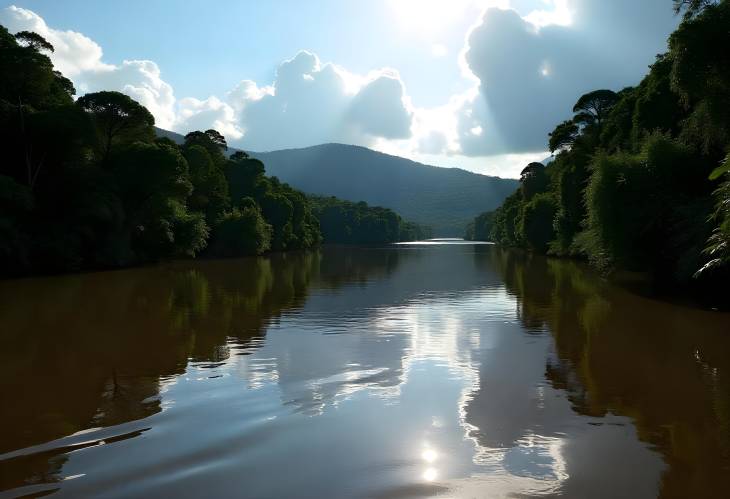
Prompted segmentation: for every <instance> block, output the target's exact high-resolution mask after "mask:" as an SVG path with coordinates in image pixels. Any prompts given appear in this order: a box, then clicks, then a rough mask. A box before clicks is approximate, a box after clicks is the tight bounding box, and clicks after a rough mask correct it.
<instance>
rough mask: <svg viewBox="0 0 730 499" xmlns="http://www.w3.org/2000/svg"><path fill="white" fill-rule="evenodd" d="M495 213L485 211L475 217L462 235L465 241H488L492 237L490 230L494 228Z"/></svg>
mask: <svg viewBox="0 0 730 499" xmlns="http://www.w3.org/2000/svg"><path fill="white" fill-rule="evenodd" d="M494 217H495V212H493V211H487V212H485V213H482V214H481V215H479V216H477V217H476V218H475V219H474V221H473V222H471V223H470V224H469V225H468V226H467V228H466V233H465V234H464V239H466V240H467V241H489V240H491V237H492V228H493V227H494Z"/></svg>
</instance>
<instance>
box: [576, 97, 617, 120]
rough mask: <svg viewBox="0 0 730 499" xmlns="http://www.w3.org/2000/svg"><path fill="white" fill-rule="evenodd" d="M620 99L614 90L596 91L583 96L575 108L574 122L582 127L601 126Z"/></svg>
mask: <svg viewBox="0 0 730 499" xmlns="http://www.w3.org/2000/svg"><path fill="white" fill-rule="evenodd" d="M618 99H619V97H618V95H617V94H616V92H614V91H613V90H605V89H604V90H594V91H593V92H589V93H587V94H585V95H582V96H581V97H580V99H578V102H576V103H575V106H573V112H574V113H576V117H575V119H574V121H575V122H576V123H577V124H579V125H582V126H591V125H596V126H598V127H600V126H601V124H602V123H603V121H604V120H605V119H606V117H607V116H608V113H609V111H610V110H611V108H612V107H613V105H614V104H616V102H617V101H618Z"/></svg>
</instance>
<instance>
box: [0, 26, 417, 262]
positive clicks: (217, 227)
mask: <svg viewBox="0 0 730 499" xmlns="http://www.w3.org/2000/svg"><path fill="white" fill-rule="evenodd" d="M52 51H53V46H52V45H51V44H49V43H48V42H47V41H46V40H45V39H43V38H42V37H41V36H39V35H38V34H36V33H32V32H20V33H17V34H16V35H12V34H10V33H9V32H8V30H7V29H5V28H4V27H2V26H0V74H2V77H1V78H0V134H2V137H3V151H2V160H1V161H0V275H24V274H32V273H45V272H64V271H72V270H80V269H92V268H112V267H123V266H129V265H135V264H141V263H145V262H154V261H158V260H161V259H168V258H175V257H195V256H198V255H204V256H238V255H252V254H261V253H263V252H265V251H269V250H277V251H281V250H292V249H306V248H311V247H314V246H317V245H319V244H320V242H321V241H322V234H321V232H320V224H319V221H318V220H317V217H316V216H315V214H314V212H313V205H314V203H313V202H312V201H311V200H310V199H308V198H307V197H306V196H305V195H304V194H303V193H301V192H299V191H297V190H295V189H293V188H291V187H290V186H288V185H287V184H283V183H281V182H279V180H278V179H277V178H276V177H267V176H266V175H265V171H264V165H263V163H261V162H260V161H258V160H255V159H251V158H249V157H248V155H247V154H246V153H243V152H237V153H235V154H233V155H232V156H230V157H227V154H226V150H227V144H226V140H225V138H224V137H223V136H222V135H221V134H220V133H218V132H217V131H215V130H207V131H205V132H200V131H197V132H191V133H189V134H188V135H186V136H185V140H184V143H182V144H180V145H178V144H176V143H175V142H173V141H172V140H170V139H168V138H156V136H155V131H154V118H153V117H152V115H151V114H150V113H149V111H148V110H147V109H145V108H144V107H143V106H141V105H140V104H139V103H137V102H136V101H134V100H133V99H131V98H130V97H128V96H126V95H124V94H121V93H119V92H96V93H91V94H86V95H84V96H81V97H80V98H78V99H77V100H75V101H74V99H73V96H74V94H75V89H74V87H73V84H72V83H71V81H70V80H68V79H67V78H65V77H64V76H63V75H62V74H61V73H60V72H58V71H55V70H54V68H53V64H52V63H51V60H50V58H49V57H48V55H47V54H48V53H50V52H52ZM331 203H333V204H336V203H339V204H340V205H341V206H343V210H342V211H343V213H345V212H346V213H348V215H347V216H348V217H350V218H347V217H344V216H343V218H342V219H341V220H340V221H341V222H342V223H343V224H345V223H346V224H347V225H346V227H345V226H344V225H343V228H342V230H341V231H340V232H341V233H345V232H347V231H349V232H350V233H351V234H353V235H354V236H353V237H351V238H350V239H347V238H344V239H342V240H340V239H338V238H339V236H335V235H334V234H339V233H340V232H338V229H337V227H334V226H332V223H333V219H332V217H330V218H329V219H327V221H326V224H327V231H328V232H327V234H328V235H329V234H332V237H333V240H335V239H337V240H338V242H390V241H395V240H398V239H399V238H402V237H409V236H406V234H407V233H408V231H409V230H412V231H414V233H415V231H416V229H415V228H414V227H411V226H409V225H408V224H405V223H403V222H402V220H400V217H398V216H397V215H396V214H395V213H393V212H390V211H389V210H383V209H378V208H368V207H367V206H360V205H352V206H356V207H357V208H356V209H354V208H349V207H348V208H344V207H345V206H349V205H347V204H346V203H343V202H340V201H334V200H333V201H331ZM316 206H317V209H318V210H322V209H324V206H323V205H322V204H321V203H316ZM328 213H329V212H328ZM384 220H386V221H384ZM329 231H331V232H329Z"/></svg>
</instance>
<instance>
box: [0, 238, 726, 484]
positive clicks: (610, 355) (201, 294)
mask: <svg viewBox="0 0 730 499" xmlns="http://www.w3.org/2000/svg"><path fill="white" fill-rule="evenodd" d="M729 371H730V316H729V315H727V314H723V313H718V312H712V311H702V310H698V309H693V308H690V307H685V306H678V305H672V304H668V303H665V302H662V301H658V300H654V299H650V298H646V297H642V296H638V295H636V294H633V293H632V292H630V291H628V290H626V289H623V288H621V287H617V286H614V285H612V284H610V283H608V282H606V281H605V280H603V279H601V278H600V277H599V276H597V275H596V274H594V273H593V272H591V271H590V270H587V269H585V268H583V267H582V266H581V265H579V264H576V263H575V262H570V261H559V260H549V259H545V258H543V257H539V256H530V255H526V254H523V253H518V252H513V251H508V250H504V249H500V248H497V247H495V246H491V245H471V244H458V243H455V242H453V241H441V242H440V243H439V244H428V245H423V244H411V245H402V246H393V247H388V248H367V249H365V248H360V249H356V248H349V249H348V248H331V249H324V250H321V251H320V252H314V253H306V254H282V255H272V256H270V257H266V258H250V259H240V260H218V261H201V262H178V263H173V264H168V265H163V266H158V267H151V268H140V269H133V270H125V271H118V272H103V273H93V274H84V275H74V276H63V277H51V278H39V279H23V280H15V281H5V282H2V283H0V404H1V407H2V412H1V413H0V491H4V492H0V495H7V496H10V497H14V496H20V495H24V494H36V495H38V494H43V493H54V494H55V495H56V496H59V497H62V496H68V497H79V496H96V497H130V496H132V497H134V496H137V497H252V498H280V497H312V498H322V497H333V498H348V497H368V498H405V497H431V496H435V497H556V496H557V497H577V498H584V497H637V498H642V497H722V496H723V495H726V494H729V493H730V379H729V374H728V372H729Z"/></svg>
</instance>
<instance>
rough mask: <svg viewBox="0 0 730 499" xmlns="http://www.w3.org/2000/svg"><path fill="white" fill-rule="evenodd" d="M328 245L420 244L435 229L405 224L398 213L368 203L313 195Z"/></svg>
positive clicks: (409, 223) (313, 206)
mask: <svg viewBox="0 0 730 499" xmlns="http://www.w3.org/2000/svg"><path fill="white" fill-rule="evenodd" d="M309 199H310V200H311V202H312V211H313V213H314V215H315V216H316V217H317V219H319V223H320V228H321V230H322V235H323V237H324V242H326V243H338V244H375V243H392V242H397V241H416V240H423V239H428V238H430V237H431V229H430V228H428V227H424V226H421V225H418V224H416V223H413V222H406V221H404V220H403V219H402V218H401V217H400V216H398V214H397V213H396V212H394V211H393V210H390V209H388V208H381V207H379V206H368V204H367V203H365V202H359V203H352V202H350V201H343V200H341V199H337V198H335V197H322V196H311V197H310V198H309Z"/></svg>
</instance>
